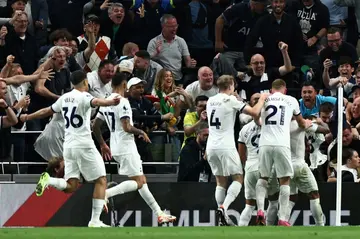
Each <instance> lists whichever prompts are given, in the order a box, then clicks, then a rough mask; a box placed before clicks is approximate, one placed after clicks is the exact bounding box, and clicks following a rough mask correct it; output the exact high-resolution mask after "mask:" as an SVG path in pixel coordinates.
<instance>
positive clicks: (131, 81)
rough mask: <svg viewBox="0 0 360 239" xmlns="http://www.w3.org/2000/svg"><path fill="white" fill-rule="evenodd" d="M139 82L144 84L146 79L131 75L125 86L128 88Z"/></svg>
mask: <svg viewBox="0 0 360 239" xmlns="http://www.w3.org/2000/svg"><path fill="white" fill-rule="evenodd" d="M140 83H143V84H146V81H145V80H142V79H140V78H137V77H133V78H131V79H130V80H129V81H128V83H127V88H128V89H130V87H131V86H134V85H137V84H140Z"/></svg>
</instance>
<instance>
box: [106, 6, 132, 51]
mask: <svg viewBox="0 0 360 239" xmlns="http://www.w3.org/2000/svg"><path fill="white" fill-rule="evenodd" d="M100 33H101V34H102V35H103V36H107V37H109V38H110V39H111V42H112V44H113V46H114V48H115V52H116V53H117V54H118V56H119V57H120V55H119V54H120V53H121V50H122V49H123V46H124V45H125V43H127V42H129V41H130V40H131V37H132V35H133V31H132V27H131V19H130V16H128V14H127V13H126V10H125V9H124V6H123V5H122V4H121V3H119V2H115V3H112V4H111V5H110V7H109V8H108V9H107V11H106V10H104V11H103V17H102V20H101V24H100Z"/></svg>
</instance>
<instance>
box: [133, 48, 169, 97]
mask: <svg viewBox="0 0 360 239" xmlns="http://www.w3.org/2000/svg"><path fill="white" fill-rule="evenodd" d="M133 61H134V76H135V77H138V78H140V79H143V80H145V81H146V85H145V89H144V90H145V92H144V93H145V94H150V93H151V92H152V91H153V88H154V83H155V77H156V75H157V74H158V73H159V71H160V70H161V69H162V68H163V67H162V66H161V65H160V64H159V63H157V62H155V61H152V60H150V54H149V53H148V52H147V51H144V50H141V51H138V52H136V53H135V57H134V59H133Z"/></svg>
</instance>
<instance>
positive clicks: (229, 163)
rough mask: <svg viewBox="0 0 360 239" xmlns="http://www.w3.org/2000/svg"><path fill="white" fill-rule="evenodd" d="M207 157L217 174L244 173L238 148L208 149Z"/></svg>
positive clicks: (214, 172) (212, 169) (213, 171)
mask: <svg viewBox="0 0 360 239" xmlns="http://www.w3.org/2000/svg"><path fill="white" fill-rule="evenodd" d="M206 157H207V161H208V162H209V165H210V168H211V171H212V173H213V174H214V175H215V176H231V175H236V174H243V169H242V165H241V161H240V157H239V153H238V152H237V151H236V149H230V150H229V149H228V150H217V149H216V150H215V149H210V150H207V151H206Z"/></svg>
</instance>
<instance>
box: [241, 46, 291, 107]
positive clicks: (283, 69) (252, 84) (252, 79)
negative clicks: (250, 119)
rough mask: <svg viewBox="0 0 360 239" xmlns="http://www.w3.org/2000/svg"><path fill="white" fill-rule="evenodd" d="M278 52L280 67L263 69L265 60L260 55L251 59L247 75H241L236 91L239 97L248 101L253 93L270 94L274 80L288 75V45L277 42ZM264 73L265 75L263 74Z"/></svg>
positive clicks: (289, 69)
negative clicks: (237, 90) (281, 60)
mask: <svg viewBox="0 0 360 239" xmlns="http://www.w3.org/2000/svg"><path fill="white" fill-rule="evenodd" d="M278 45H279V50H280V51H281V53H282V56H283V62H284V65H282V66H280V67H272V68H267V70H266V68H265V59H264V57H263V56H262V55H260V54H255V55H253V56H252V57H251V60H250V66H251V71H250V72H249V73H246V72H245V73H242V74H241V76H242V80H241V81H240V82H239V85H238V89H239V92H240V97H241V98H242V99H245V100H249V98H250V96H252V95H253V94H254V93H263V92H270V89H271V84H272V82H273V81H274V80H276V79H278V78H280V77H282V76H284V75H286V74H288V73H290V72H291V71H292V70H293V68H294V67H293V66H292V65H291V60H290V57H289V54H288V45H287V44H285V43H283V42H279V44H278ZM265 71H266V73H265Z"/></svg>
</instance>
